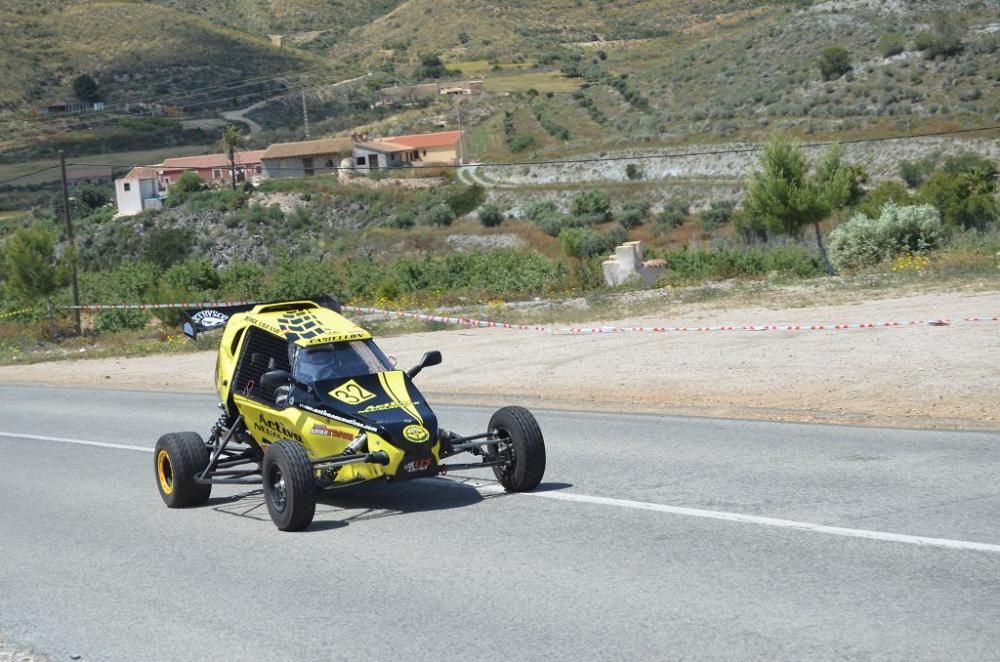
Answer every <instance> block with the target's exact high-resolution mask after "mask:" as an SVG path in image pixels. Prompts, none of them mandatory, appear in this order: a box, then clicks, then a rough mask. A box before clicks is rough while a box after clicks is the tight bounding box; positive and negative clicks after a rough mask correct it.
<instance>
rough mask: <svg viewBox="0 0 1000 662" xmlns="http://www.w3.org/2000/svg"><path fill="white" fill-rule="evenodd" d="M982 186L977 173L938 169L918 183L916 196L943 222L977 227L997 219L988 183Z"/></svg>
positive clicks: (999, 216) (997, 210)
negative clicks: (939, 215) (936, 213)
mask: <svg viewBox="0 0 1000 662" xmlns="http://www.w3.org/2000/svg"><path fill="white" fill-rule="evenodd" d="M983 186H984V182H983V180H982V177H981V175H979V174H974V173H967V174H962V175H954V174H949V173H947V172H943V171H939V172H935V173H934V174H933V175H931V176H930V177H929V178H928V179H927V181H926V182H924V183H923V184H922V185H921V186H920V189H919V190H918V191H917V195H916V199H917V200H919V201H920V202H923V203H925V204H929V205H933V206H934V207H936V208H937V209H938V210H939V211H940V212H941V218H942V219H943V220H944V222H945V224H947V225H951V226H955V227H963V228H975V229H980V230H981V229H985V228H986V227H987V226H989V225H992V224H994V223H996V222H997V221H998V220H1000V205H998V203H997V201H996V199H995V198H994V197H993V196H992V194H991V192H990V191H989V190H988V184H987V189H986V190H984V189H983V188H982V187H983Z"/></svg>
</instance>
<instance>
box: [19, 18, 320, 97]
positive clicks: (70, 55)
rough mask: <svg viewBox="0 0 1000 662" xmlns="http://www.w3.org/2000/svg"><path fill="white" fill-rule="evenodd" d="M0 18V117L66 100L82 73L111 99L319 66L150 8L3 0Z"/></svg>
mask: <svg viewBox="0 0 1000 662" xmlns="http://www.w3.org/2000/svg"><path fill="white" fill-rule="evenodd" d="M0 11H2V13H3V16H4V21H3V23H2V24H0V41H2V42H3V49H2V50H0V83H2V84H0V110H3V109H5V108H6V109H17V108H23V107H24V106H25V105H28V104H31V103H36V102H40V101H44V100H46V99H48V98H56V99H63V98H72V89H71V86H70V83H71V82H72V79H73V77H75V76H76V75H78V74H80V73H89V74H91V75H92V76H93V77H94V78H95V79H96V81H97V83H98V85H99V89H100V90H101V93H102V96H103V97H104V99H105V101H109V102H117V101H123V100H132V99H145V98H149V97H152V96H162V95H166V94H173V93H178V92H181V91H185V90H188V89H191V88H195V87H204V86H209V85H214V84H218V83H225V82H230V81H233V80H238V79H246V78H251V77H255V76H261V75H267V74H276V73H282V72H288V71H297V70H302V69H305V68H311V69H314V68H316V67H322V66H325V65H326V63H327V62H326V60H323V59H320V58H317V57H314V56H311V55H308V54H306V53H303V52H300V51H296V50H293V49H287V48H284V49H283V48H278V47H275V46H273V45H272V44H271V42H270V40H268V39H266V38H264V37H257V36H252V35H249V34H247V33H244V32H240V31H237V30H233V29H229V28H226V27H222V26H221V25H219V24H216V23H213V22H211V21H209V20H207V19H205V18H201V17H198V16H195V15H193V14H190V13H185V12H182V11H178V10H175V9H170V8H165V7H160V6H157V5H155V4H152V3H144V2H68V1H66V2H63V1H54V0H48V1H43V2H40V3H39V2H27V1H25V0H4V1H3V2H0Z"/></svg>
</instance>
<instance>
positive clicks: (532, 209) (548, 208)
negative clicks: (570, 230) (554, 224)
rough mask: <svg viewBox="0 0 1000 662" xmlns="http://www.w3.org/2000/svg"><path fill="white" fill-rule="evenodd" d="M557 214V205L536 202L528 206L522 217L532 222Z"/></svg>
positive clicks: (551, 202) (542, 201) (541, 201)
mask: <svg viewBox="0 0 1000 662" xmlns="http://www.w3.org/2000/svg"><path fill="white" fill-rule="evenodd" d="M557 213H559V205H557V204H556V203H554V202H553V201H551V200H538V201H537V202H533V203H531V204H530V205H528V206H527V208H525V210H524V215H525V216H527V217H528V218H530V219H531V220H533V221H537V220H538V219H540V218H541V217H543V216H549V215H551V214H557Z"/></svg>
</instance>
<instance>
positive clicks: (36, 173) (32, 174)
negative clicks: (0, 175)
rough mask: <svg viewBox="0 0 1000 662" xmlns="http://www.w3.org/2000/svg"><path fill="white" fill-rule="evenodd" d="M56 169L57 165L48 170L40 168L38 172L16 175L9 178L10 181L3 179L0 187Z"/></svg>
mask: <svg viewBox="0 0 1000 662" xmlns="http://www.w3.org/2000/svg"><path fill="white" fill-rule="evenodd" d="M58 167H59V164H58V163H57V164H55V165H52V166H49V167H48V168H40V169H39V170H35V171H33V172H29V173H25V174H23V175H18V176H17V177H11V178H10V179H5V180H3V181H0V186H6V185H7V184H10V183H11V182H16V181H18V180H19V179H27V178H28V177H34V176H35V175H40V174H41V173H43V172H48V171H49V170H55V169H56V168H58Z"/></svg>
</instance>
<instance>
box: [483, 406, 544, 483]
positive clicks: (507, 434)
mask: <svg viewBox="0 0 1000 662" xmlns="http://www.w3.org/2000/svg"><path fill="white" fill-rule="evenodd" d="M490 431H491V432H494V433H495V434H496V435H497V436H498V437H499V438H500V439H502V441H501V442H500V443H499V444H497V445H496V451H495V454H494V457H496V458H497V459H499V461H500V463H499V464H497V465H494V467H493V473H494V474H495V475H496V477H497V480H498V481H500V484H501V485H503V487H504V489H505V490H507V491H508V492H527V491H528V490H532V489H534V488H535V487H536V486H537V485H538V483H540V482H541V481H542V476H543V475H544V474H545V440H544V439H543V438H542V431H541V429H539V427H538V422H537V421H536V420H535V417H534V416H533V415H532V414H531V412H530V411H528V410H527V409H525V408H524V407H504V408H503V409H499V410H497V412H496V413H495V414H493V416H492V418H490Z"/></svg>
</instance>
